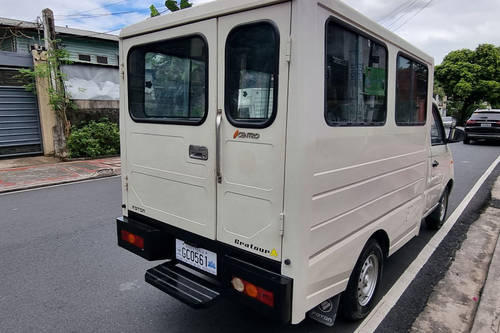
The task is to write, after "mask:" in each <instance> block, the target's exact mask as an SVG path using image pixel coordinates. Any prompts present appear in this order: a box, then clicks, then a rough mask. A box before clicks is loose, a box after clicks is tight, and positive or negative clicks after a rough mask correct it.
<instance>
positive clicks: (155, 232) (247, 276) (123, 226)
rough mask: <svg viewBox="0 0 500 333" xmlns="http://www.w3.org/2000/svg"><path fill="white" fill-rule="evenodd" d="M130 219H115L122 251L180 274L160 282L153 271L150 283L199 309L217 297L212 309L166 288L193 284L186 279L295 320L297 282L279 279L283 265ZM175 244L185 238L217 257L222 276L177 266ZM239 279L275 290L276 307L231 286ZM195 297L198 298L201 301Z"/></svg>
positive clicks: (266, 312) (269, 314) (280, 317)
mask: <svg viewBox="0 0 500 333" xmlns="http://www.w3.org/2000/svg"><path fill="white" fill-rule="evenodd" d="M131 215H133V216H129V217H125V216H123V217H119V218H117V219H116V225H117V236H118V246H120V247H122V248H125V249H127V250H129V251H131V252H133V253H135V254H137V255H139V256H141V257H143V258H145V259H147V260H164V259H166V260H169V261H167V262H166V263H163V264H161V265H159V266H157V267H155V268H154V269H169V270H174V269H175V274H171V276H170V277H168V281H160V280H158V279H157V278H155V279H152V278H151V272H149V271H148V273H146V281H147V282H148V283H150V284H152V285H154V286H155V287H157V288H159V289H160V290H162V291H164V292H166V293H167V294H169V295H171V296H173V297H175V298H177V299H179V300H180V301H182V302H184V303H186V304H188V305H191V306H193V307H195V308H203V307H207V306H209V305H211V304H213V303H214V300H215V298H218V295H216V296H217V297H215V296H214V297H213V298H212V299H208V298H207V304H200V303H196V304H194V303H193V304H190V302H189V299H190V297H189V295H186V290H179V288H170V287H168V286H167V285H166V284H169V285H171V286H172V285H173V286H175V285H179V284H183V285H185V284H186V283H189V281H187V280H190V281H193V283H195V284H198V285H200V284H206V285H204V286H203V288H205V289H210V290H213V291H216V293H219V292H220V295H221V296H227V297H229V298H232V299H234V300H236V301H238V302H240V303H244V304H246V305H247V306H249V307H251V308H253V309H254V310H256V311H257V312H259V313H261V314H263V315H265V316H266V317H270V318H273V319H276V320H278V321H279V322H282V323H289V322H290V321H291V308H292V284H293V280H292V279H291V278H289V277H286V276H283V275H281V274H280V270H281V264H280V263H278V262H275V261H272V260H269V259H265V258H261V257H259V256H257V255H254V254H251V253H248V252H246V251H243V250H241V249H237V248H235V247H232V246H229V245H227V244H223V243H221V242H218V241H216V240H210V239H206V238H204V237H200V236H198V235H195V234H192V233H189V232H186V231H185V230H181V229H178V228H175V227H172V226H169V225H167V224H165V223H162V222H158V221H155V220H152V219H150V218H147V217H145V216H141V215H139V214H131ZM124 232H129V233H132V234H134V235H137V236H139V237H141V238H142V239H143V244H142V243H140V244H141V245H143V248H139V247H137V246H134V245H132V244H131V243H129V242H127V241H125V240H124V239H123V237H122V234H123V233H124ZM125 234H126V233H125ZM175 239H181V240H183V241H185V242H189V243H190V244H192V245H193V246H196V247H201V248H205V249H207V250H210V251H213V252H215V253H217V276H213V275H210V274H208V273H205V272H203V271H200V270H198V269H196V268H194V267H191V266H188V265H186V264H184V263H180V262H178V261H177V260H176V259H175ZM162 266H164V267H162ZM167 266H168V267H167ZM174 266H176V267H174ZM186 267H187V268H188V269H187V270H185V269H183V268H186ZM177 268H178V269H177ZM154 269H153V270H154ZM184 272H185V273H184ZM193 273H194V274H195V275H196V276H194V275H193ZM174 275H175V276H178V279H179V281H176V280H175V279H176V278H175V277H174V280H172V276H174ZM234 277H238V278H240V279H243V280H245V281H248V282H251V283H252V284H254V285H256V286H258V287H261V288H263V289H265V290H268V291H271V292H272V293H273V294H274V306H272V307H271V306H269V305H267V304H264V303H261V302H259V301H258V300H256V299H253V298H251V297H249V296H247V295H245V294H244V293H241V292H238V291H236V290H235V289H234V288H233V287H232V284H231V280H232V279H233V278H234ZM203 281H205V282H203ZM192 298H193V299H194V298H198V299H199V297H192Z"/></svg>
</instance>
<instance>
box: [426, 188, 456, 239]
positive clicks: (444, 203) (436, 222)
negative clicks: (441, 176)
mask: <svg viewBox="0 0 500 333" xmlns="http://www.w3.org/2000/svg"><path fill="white" fill-rule="evenodd" d="M449 196H450V191H449V190H448V188H446V189H445V190H444V193H443V194H442V195H441V198H440V199H439V204H438V206H437V207H436V208H434V210H433V211H432V213H430V214H429V215H428V216H427V217H426V218H425V224H426V225H427V228H429V229H431V230H439V229H440V228H441V227H442V226H443V223H444V221H446V212H447V211H448V198H449Z"/></svg>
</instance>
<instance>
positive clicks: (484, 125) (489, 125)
mask: <svg viewBox="0 0 500 333" xmlns="http://www.w3.org/2000/svg"><path fill="white" fill-rule="evenodd" d="M481 127H491V124H481Z"/></svg>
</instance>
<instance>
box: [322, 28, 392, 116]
mask: <svg viewBox="0 0 500 333" xmlns="http://www.w3.org/2000/svg"><path fill="white" fill-rule="evenodd" d="M325 61H326V65H325V70H326V73H325V83H326V87H325V89H326V90H325V95H326V96H325V98H326V103H325V120H326V122H327V124H328V125H330V126H382V125H384V124H385V120H386V115H387V98H386V96H387V50H386V48H385V47H384V46H383V45H381V44H379V43H377V42H375V41H373V40H371V39H369V38H367V37H365V36H363V35H361V34H359V33H357V32H355V31H354V30H350V29H348V28H346V27H344V26H343V25H341V24H339V23H337V22H336V20H334V19H329V20H328V21H327V24H326V59H325Z"/></svg>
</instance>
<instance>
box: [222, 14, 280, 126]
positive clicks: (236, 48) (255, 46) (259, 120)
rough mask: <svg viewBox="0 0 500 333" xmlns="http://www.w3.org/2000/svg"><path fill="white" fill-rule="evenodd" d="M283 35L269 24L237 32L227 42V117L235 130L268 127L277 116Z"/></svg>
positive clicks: (237, 28) (233, 31)
mask: <svg viewBox="0 0 500 333" xmlns="http://www.w3.org/2000/svg"><path fill="white" fill-rule="evenodd" d="M278 59H279V34H278V32H277V30H276V28H275V27H274V26H273V25H272V24H271V23H268V22H261V23H254V24H248V25H242V26H239V27H236V28H234V29H233V30H232V31H231V32H230V34H229V36H228V37H227V41H226V74H225V75H226V78H225V81H226V82H225V84H226V88H225V105H226V116H227V118H228V119H229V121H230V122H231V123H232V124H233V125H234V126H239V127H257V128H259V127H260V128H262V127H267V126H269V125H270V124H271V123H272V122H273V120H274V118H275V116H276V101H277V96H278V65H279V62H278Z"/></svg>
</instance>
